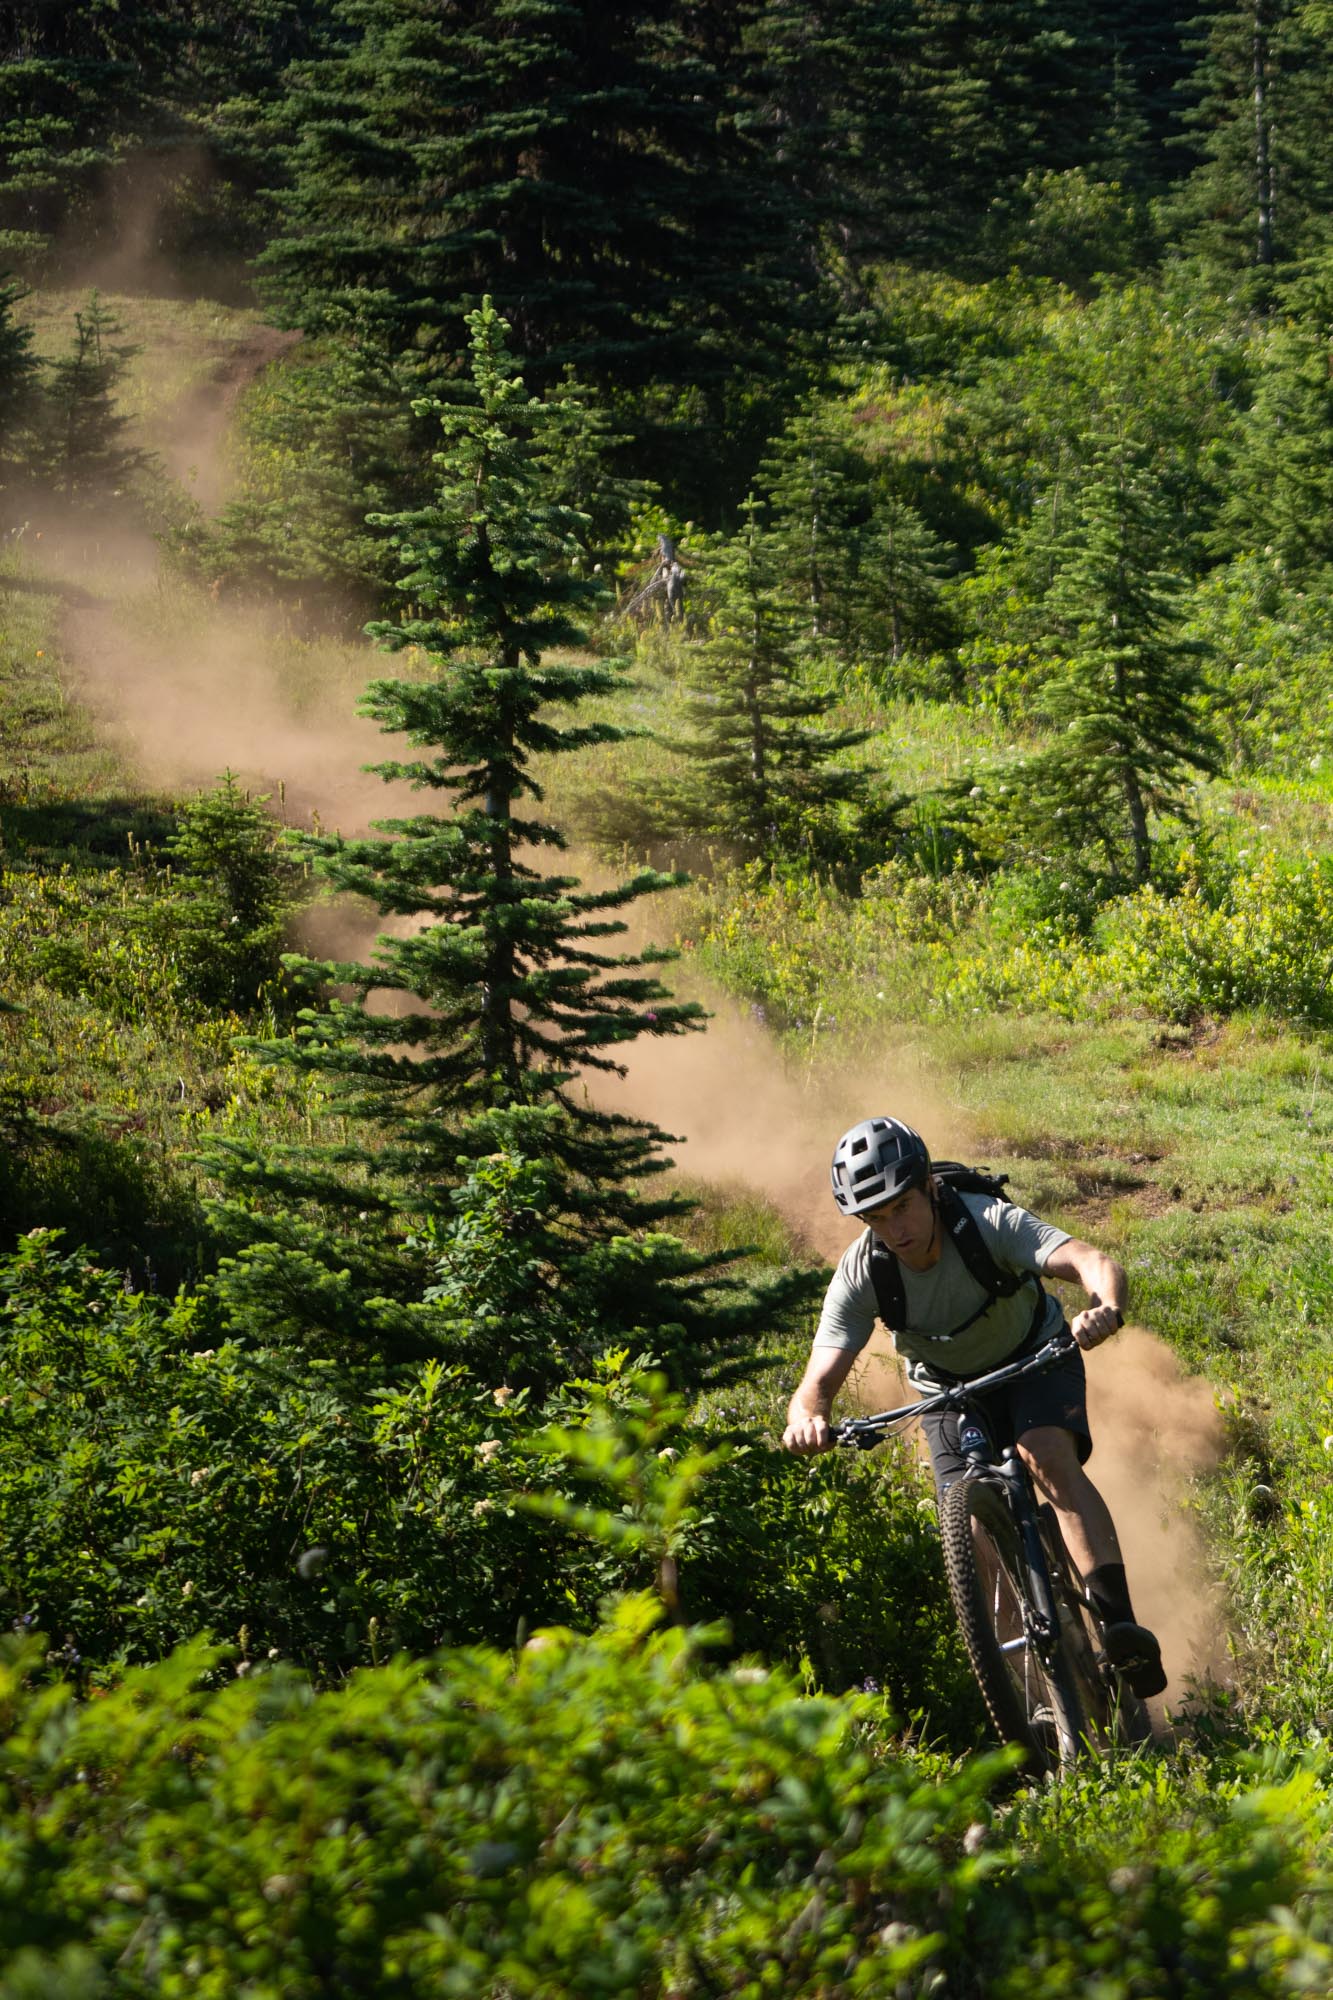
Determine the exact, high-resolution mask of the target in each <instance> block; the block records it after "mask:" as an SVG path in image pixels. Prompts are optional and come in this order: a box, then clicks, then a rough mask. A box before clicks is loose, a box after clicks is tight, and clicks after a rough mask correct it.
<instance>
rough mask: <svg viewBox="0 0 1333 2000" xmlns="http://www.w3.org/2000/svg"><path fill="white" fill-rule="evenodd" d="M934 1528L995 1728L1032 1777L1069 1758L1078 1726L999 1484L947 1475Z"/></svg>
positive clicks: (1073, 1691)
mask: <svg viewBox="0 0 1333 2000" xmlns="http://www.w3.org/2000/svg"><path fill="white" fill-rule="evenodd" d="M940 1534H941V1537H942V1539H943V1542H944V1568H945V1574H946V1576H947V1577H948V1580H949V1594H950V1596H951V1597H952V1599H953V1606H954V1612H955V1614H956V1616H957V1619H958V1626H959V1630H960V1631H961V1633H962V1635H963V1644H964V1645H965V1646H966V1648H967V1654H968V1658H969V1660H970V1661H971V1663H972V1671H973V1673H974V1674H975V1675H976V1677H977V1683H978V1685H979V1687H980V1689H981V1692H982V1695H983V1697H984V1699H985V1703H986V1707H987V1710H988V1711H989V1714H990V1718H991V1721H992V1722H993V1723H994V1725H995V1728H996V1730H997V1731H998V1733H999V1735H1000V1736H1001V1738H1002V1739H1003V1740H1004V1741H1005V1742H1006V1743H1017V1744H1020V1745H1021V1746H1022V1748H1023V1749H1024V1751H1025V1752H1026V1753H1027V1762H1028V1767H1029V1769H1030V1770H1032V1771H1033V1772H1034V1773H1036V1774H1037V1775H1044V1774H1045V1773H1046V1772H1048V1771H1052V1770H1055V1769H1056V1768H1057V1767H1058V1766H1060V1765H1061V1764H1070V1763H1072V1762H1073V1761H1074V1759H1075V1758H1076V1757H1078V1756H1079V1755H1080V1754H1081V1753H1082V1751H1083V1748H1084V1744H1085V1739H1086V1736H1087V1725H1086V1723H1085V1720H1084V1716H1083V1711H1082V1707H1081V1705H1080V1702H1079V1698H1078V1691H1077V1688H1076V1687H1075V1685H1074V1683H1073V1679H1072V1676H1071V1675H1070V1674H1069V1672H1068V1671H1067V1669H1066V1666H1065V1663H1064V1661H1063V1659H1062V1657H1061V1654H1060V1650H1059V1647H1058V1644H1057V1645H1051V1644H1050V1643H1049V1642H1045V1641H1042V1640H1041V1639H1040V1638H1039V1636H1038V1633H1037V1629H1036V1614H1035V1611H1034V1608H1033V1606H1032V1605H1031V1603H1030V1601H1029V1595H1028V1584H1027V1570H1026V1565H1025V1563H1024V1560H1023V1552H1022V1549H1021V1547H1020V1545H1019V1539H1018V1530H1017V1529H1016V1527H1015V1525H1014V1520H1013V1516H1012V1514H1011V1513H1010V1511H1009V1504H1008V1500H1007V1498H1006V1496H1005V1494H1004V1491H1003V1489H1002V1488H1001V1487H999V1486H998V1485H996V1484H994V1483H993V1482H992V1481H990V1480H988V1479H986V1477H985V1476H984V1474H983V1475H979V1476H976V1477H972V1478H963V1479H958V1480H955V1481H954V1483H953V1485H951V1486H949V1487H948V1488H947V1489H946V1490H945V1493H944V1496H943V1499H942V1500H941V1503H940Z"/></svg>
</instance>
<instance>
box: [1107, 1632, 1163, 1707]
mask: <svg viewBox="0 0 1333 2000" xmlns="http://www.w3.org/2000/svg"><path fill="white" fill-rule="evenodd" d="M1102 1636H1103V1638H1104V1640H1105V1642H1106V1657H1107V1660H1108V1662H1109V1663H1110V1665H1111V1666H1112V1667H1113V1668H1114V1669H1115V1671H1116V1673H1118V1674H1119V1675H1120V1677H1121V1679H1122V1680H1123V1681H1124V1682H1125V1683H1126V1685H1127V1686H1128V1687H1129V1688H1131V1689H1132V1690H1133V1692H1134V1693H1135V1694H1136V1695H1138V1696H1139V1698H1140V1699H1141V1700H1146V1699H1147V1698H1148V1696H1149V1695H1153V1694H1160V1693H1161V1692H1162V1689H1163V1688H1164V1687H1165V1686H1166V1671H1165V1669H1164V1668H1163V1666H1162V1649H1161V1647H1160V1646H1159V1645H1158V1643H1157V1640H1156V1638H1155V1636H1154V1635H1153V1633H1151V1632H1150V1631H1149V1630H1148V1628H1147V1626H1146V1625H1108V1626H1107V1627H1106V1630H1105V1632H1104V1633H1103V1635H1102Z"/></svg>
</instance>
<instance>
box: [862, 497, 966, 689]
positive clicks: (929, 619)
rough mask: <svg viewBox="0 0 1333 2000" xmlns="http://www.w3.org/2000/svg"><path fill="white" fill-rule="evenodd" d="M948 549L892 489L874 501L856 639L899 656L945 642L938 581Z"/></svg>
mask: <svg viewBox="0 0 1333 2000" xmlns="http://www.w3.org/2000/svg"><path fill="white" fill-rule="evenodd" d="M948 566H949V565H948V551H947V549H946V548H945V545H944V543H943V542H941V540H940V539H939V537H938V535H935V534H933V533H932V532H931V530H930V529H929V528H928V527H927V525H926V523H925V522H924V521H923V520H922V518H921V516H920V514H919V513H918V512H917V510H916V508H915V507H913V506H912V505H911V504H910V502H909V501H907V500H904V499H903V497H902V495H901V494H899V493H896V492H894V491H893V490H892V489H891V488H889V489H887V490H885V491H884V492H883V493H882V494H881V495H880V497H879V498H878V500H877V501H876V504H875V511H874V513H873V515H872V516H871V519H870V523H869V526H868V528H867V530H866V534H865V537H864V544H863V552H862V557H861V563H860V567H859V575H858V578H857V586H856V609H857V614H858V615H857V625H858V638H859V639H860V641H861V643H862V644H863V645H866V646H867V647H868V648H869V650H870V651H872V652H877V653H880V654H884V653H887V655H888V657H889V658H890V659H891V660H894V661H897V660H900V659H901V658H902V657H903V655H904V653H908V652H930V651H932V650H934V649H936V648H938V647H940V646H943V645H945V644H947V642H948V640H949V638H950V635H951V630H952V626H951V621H950V619H949V616H948V613H947V611H946V609H945V606H944V601H943V598H942V596H941V589H940V586H941V584H942V582H943V579H944V577H945V575H946V573H947V571H948Z"/></svg>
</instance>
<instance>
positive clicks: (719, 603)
mask: <svg viewBox="0 0 1333 2000" xmlns="http://www.w3.org/2000/svg"><path fill="white" fill-rule="evenodd" d="M758 515H759V507H758V501H757V500H756V499H755V498H754V496H753V495H752V496H751V498H750V499H749V500H748V501H747V503H746V514H745V522H744V526H743V527H742V529H741V532H740V533H739V535H737V536H736V538H735V539H734V541H732V542H730V543H728V544H726V545H725V546H724V547H723V548H722V549H720V550H719V552H718V554H717V556H716V557H715V559H714V561H713V564H712V566H711V568H710V572H709V584H710V587H711V589H712V590H713V592H714V593H715V597H716V608H715V610H714V612H713V617H712V621H711V635H710V637H709V639H708V640H707V641H706V643H705V644H703V645H702V646H700V648H699V649H698V652H697V654H696V655H695V656H694V659H693V661H692V662H691V665H690V667H689V669H688V672H689V685H690V689H691V698H690V700H689V701H688V702H687V703H686V709H685V713H686V718H687V721H688V722H689V723H690V724H692V726H693V727H692V733H691V734H690V735H689V736H687V737H685V738H683V739H681V740H680V741H678V742H676V743H675V744H674V745H673V747H674V748H675V749H677V750H678V751H679V752H680V753H681V754H682V755H683V756H684V757H685V758H686V760H687V762H688V764H689V766H690V767H691V770H690V775H689V776H688V777H687V778H686V779H685V780H684V782H683V783H681V784H679V785H678V786H676V787H675V788H674V789H673V791H672V792H671V793H670V795H669V796H668V798H667V799H666V800H665V801H664V808H665V813H666V815H667V817H668V819H669V822H670V824H671V825H672V827H673V828H674V830H675V831H677V832H680V833H684V834H687V835H690V836H693V837H695V838H698V839H703V840H714V841H717V842H719V843H722V844H724V845H726V846H727V847H730V848H733V849H735V850H736V851H737V852H739V853H740V854H741V855H742V856H743V857H745V858H746V859H758V860H764V861H768V862H773V861H777V860H780V859H781V858H783V857H784V856H789V855H796V854H801V853H804V854H806V855H808V856H809V857H811V858H812V859H813V860H814V861H815V862H816V863H823V864H828V863H830V862H833V863H835V864H836V863H837V862H838V861H839V860H840V859H841V858H843V857H845V854H846V852H847V850H848V848H849V847H852V846H854V845H855V841H854V839H849V838H848V827H847V825H846V815H847V814H848V812H849V810H850V812H851V813H852V815H853V816H854V813H855V809H856V808H857V807H858V806H860V805H861V804H863V802H864V800H865V795H866V786H867V777H866V773H865V772H864V771H860V770H856V769H854V768H852V767H850V766H847V765H845V764H844V765H839V764H838V763H836V762H835V761H834V760H835V759H836V758H837V757H838V756H839V755H840V754H841V753H842V752H843V751H845V750H849V749H851V748H852V747H853V746H854V745H856V744H858V743H862V742H864V741H865V738H866V735H867V732H866V731H865V730H850V729H848V730H834V729H830V728H827V727H824V728H820V727H818V726H817V725H818V724H819V723H820V722H821V721H822V719H823V718H824V717H825V716H826V715H827V713H828V711H829V709H830V707H831V706H832V697H831V696H829V695H827V694H819V693H817V692H814V691H812V690H811V689H810V688H808V687H806V686H804V685H803V684H802V681H801V676H800V672H799V668H798V665H797V661H796V657H795V653H794V650H793V646H794V628H795V626H796V623H797V617H798V614H796V613H795V612H794V609H793V607H792V605H791V604H790V602H788V601H784V599H783V597H782V595H781V586H780V576H781V571H780V568H779V565H778V563H777V562H776V561H775V559H774V550H773V548H772V546H771V544H770V543H769V542H768V540H767V538H766V537H765V535H764V534H763V532H762V530H761V528H760V526H759V518H758Z"/></svg>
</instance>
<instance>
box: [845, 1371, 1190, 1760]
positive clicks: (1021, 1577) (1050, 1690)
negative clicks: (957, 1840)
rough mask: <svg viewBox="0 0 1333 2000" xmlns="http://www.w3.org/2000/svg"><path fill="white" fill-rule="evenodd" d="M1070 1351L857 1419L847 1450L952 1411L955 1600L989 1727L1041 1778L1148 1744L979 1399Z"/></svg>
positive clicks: (1143, 1723)
mask: <svg viewBox="0 0 1333 2000" xmlns="http://www.w3.org/2000/svg"><path fill="white" fill-rule="evenodd" d="M1073 1345H1074V1341H1073V1337H1072V1335H1070V1334H1069V1333H1068V1332H1063V1333H1061V1334H1059V1335H1057V1336H1055V1337H1054V1338H1053V1339H1051V1340H1049V1341H1047V1342H1046V1343H1045V1344H1044V1345H1043V1346H1042V1347H1040V1348H1038V1349H1037V1351H1036V1352H1035V1353H1033V1354H1031V1355H1028V1356H1027V1357H1025V1358H1024V1359H1023V1360H1022V1361H1016V1362H1010V1363H1009V1364H1007V1365H1006V1366H1005V1367H1003V1368H997V1369H994V1370H993V1371H992V1372H991V1373H990V1374H989V1375H979V1376H976V1377H975V1378H974V1379H973V1380H971V1381H968V1382H959V1383H957V1384H956V1385H955V1386H954V1387H952V1388H949V1389H941V1390H939V1391H938V1392H937V1393H936V1394H935V1395H932V1396H927V1397H924V1398H923V1399H921V1400H920V1401H918V1402H913V1403H905V1404H903V1405H902V1407H901V1408H899V1409H896V1410H882V1411H880V1412H879V1413H878V1415H875V1416H869V1417H849V1418H846V1419H845V1420H844V1421H843V1422H842V1423H840V1424H838V1425H837V1426H836V1427H835V1429H834V1432H833V1436H834V1440H835V1442H836V1443H838V1444H840V1445H846V1446H849V1447H856V1448H858V1449H860V1450H863V1451H864V1450H869V1449H870V1448H871V1447H872V1446H874V1445H877V1444H879V1443H880V1442H881V1441H882V1440H883V1439H884V1438H885V1437H887V1436H893V1435H897V1434H898V1433H899V1432H900V1430H901V1428H902V1427H904V1426H905V1425H906V1424H907V1423H908V1422H910V1421H914V1420H915V1419H917V1418H919V1417H923V1416H925V1415H926V1414H927V1413H928V1412H930V1411H932V1410H948V1411H956V1412H957V1413H958V1415H959V1418H960V1425H959V1432H960V1446H961V1450H962V1453H963V1456H964V1457H965V1458H966V1460H967V1471H966V1472H965V1473H964V1474H963V1475H962V1476H961V1477H960V1478H958V1479H955V1480H954V1481H953V1482H952V1483H951V1484H950V1485H949V1486H947V1487H946V1488H945V1490H944V1493H943V1494H942V1496H941V1499H940V1535H941V1538H942V1540H943V1543H944V1570H945V1575H946V1577H947V1578H948V1584H949V1595H950V1597H951V1598H952V1600H953V1607H954V1612H955V1615H956V1616H957V1619H958V1626H959V1630H960V1631H961V1633H962V1636H963V1643H964V1645H965V1646H966V1648H967V1654H968V1658H969V1660H970V1661H971V1664H972V1671H973V1673H974V1674H975V1675H976V1677H977V1683H978V1685H979V1687H980V1688H981V1692H982V1696H983V1697H984V1699H985V1703H986V1708H987V1710H988V1712H989V1714H990V1718H991V1721H992V1722H993V1724H994V1725H995V1728H996V1730H997V1731H998V1733H999V1735H1000V1737H1001V1738H1002V1740H1003V1741H1005V1742H1006V1743H1016V1744H1020V1745H1021V1746H1022V1748H1023V1750H1024V1751H1025V1753H1026V1759H1027V1766H1028V1768H1029V1770H1031V1771H1032V1772H1033V1773H1034V1775H1045V1774H1046V1773H1047V1772H1050V1771H1054V1770H1056V1769H1058V1768H1059V1767H1060V1766H1061V1765H1067V1764H1072V1763H1073V1762H1074V1761H1075V1759H1076V1758H1078V1757H1081V1756H1083V1755H1085V1754H1086V1753H1087V1752H1089V1751H1093V1752H1097V1753H1100V1754H1106V1753H1107V1752H1108V1751H1111V1750H1114V1749H1116V1748H1123V1747H1130V1746H1133V1745H1135V1744H1140V1743H1145V1742H1148V1741H1150V1740H1151V1737H1152V1725H1151V1722H1150V1721H1149V1718H1148V1712H1147V1710H1146V1709H1145V1707H1144V1705H1143V1703H1142V1702H1141V1701H1140V1700H1139V1698H1138V1696H1137V1695H1135V1694H1133V1693H1132V1692H1131V1691H1130V1689H1129V1688H1128V1687H1127V1686H1125V1685H1124V1683H1123V1682H1122V1681H1121V1680H1120V1678H1119V1677H1118V1676H1117V1674H1116V1673H1115V1671H1114V1670H1113V1669H1112V1667H1111V1666H1110V1664H1109V1662H1108V1661H1107V1658H1106V1650H1105V1646H1104V1644H1103V1638H1102V1621H1101V1619H1100V1618H1099V1616H1098V1613H1097V1610H1096V1607H1095V1606H1094V1605H1093V1604H1092V1602H1091V1601H1090V1600H1089V1598H1088V1597H1087V1596H1086V1595H1085V1594H1084V1591H1083V1588H1082V1585H1081V1584H1080V1582H1079V1579H1078V1572H1077V1570H1076V1569H1075V1568H1074V1565H1073V1563H1072V1562H1071V1561H1070V1557H1069V1552H1068V1550H1067V1549H1066V1547H1065V1544H1064V1537H1063V1536H1062V1535H1061V1533H1060V1526H1059V1523H1058V1521H1057V1520H1056V1517H1055V1512H1054V1509H1053V1508H1052V1507H1050V1506H1049V1504H1047V1503H1046V1502H1039V1501H1038V1499H1037V1496H1036V1493H1035V1492H1034V1490H1033V1486H1032V1481H1031V1478H1030V1476H1029V1474H1028V1470H1027V1467H1026V1466H1025V1465H1024V1463H1023V1461H1022V1459H1021V1458H1020V1457H1019V1455H1018V1453H1017V1451H1016V1450H1015V1449H1014V1448H1013V1447H1012V1446H1009V1447H1007V1448H1006V1449H1005V1450H1003V1451H997V1450H996V1448H995V1445H994V1443H993V1441H992V1438H991V1434H990V1430H989V1428H988V1425H987V1420H986V1412H985V1408H984V1406H983V1405H982V1403H981V1402H980V1401H979V1398H980V1397H982V1396H984V1395H985V1394H986V1392H987V1391H988V1390H991V1389H999V1388H1002V1387H1004V1386H1005V1384H1007V1383H1010V1382H1017V1381H1019V1380H1020V1379H1021V1378H1022V1377H1023V1376H1025V1375H1035V1374H1037V1373H1039V1372H1040V1371H1041V1370H1042V1369H1044V1368H1050V1367H1052V1366H1054V1364H1055V1363H1056V1362H1058V1361H1060V1360H1062V1359H1063V1358H1064V1356H1065V1355H1067V1354H1068V1353H1069V1351H1070V1349H1071V1347H1072V1346H1073Z"/></svg>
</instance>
